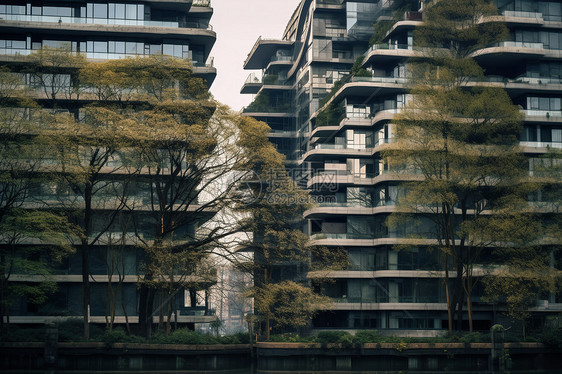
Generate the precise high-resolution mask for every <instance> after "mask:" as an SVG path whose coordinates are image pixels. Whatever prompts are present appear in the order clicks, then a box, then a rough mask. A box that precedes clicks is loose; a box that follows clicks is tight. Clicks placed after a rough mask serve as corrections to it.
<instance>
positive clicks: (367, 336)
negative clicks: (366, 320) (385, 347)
mask: <svg viewBox="0 0 562 374" xmlns="http://www.w3.org/2000/svg"><path fill="white" fill-rule="evenodd" d="M353 340H354V342H355V343H356V344H365V343H378V342H381V341H382V340H383V336H382V335H381V334H380V333H379V332H378V331H377V330H360V331H357V332H356V333H355V337H354V339H353Z"/></svg>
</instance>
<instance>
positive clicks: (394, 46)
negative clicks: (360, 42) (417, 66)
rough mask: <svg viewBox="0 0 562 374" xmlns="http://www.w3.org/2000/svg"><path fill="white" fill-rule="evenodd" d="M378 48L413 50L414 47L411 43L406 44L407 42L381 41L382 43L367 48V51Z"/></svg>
mask: <svg viewBox="0 0 562 374" xmlns="http://www.w3.org/2000/svg"><path fill="white" fill-rule="evenodd" d="M379 49H391V50H395V49H406V50H413V49H414V47H413V46H412V45H408V44H389V43H383V44H374V45H373V46H372V47H371V48H369V51H368V52H367V53H369V52H373V51H376V50H379Z"/></svg>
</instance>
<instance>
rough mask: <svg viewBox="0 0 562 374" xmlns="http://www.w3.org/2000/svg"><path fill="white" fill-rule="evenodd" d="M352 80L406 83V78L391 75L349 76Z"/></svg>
mask: <svg viewBox="0 0 562 374" xmlns="http://www.w3.org/2000/svg"><path fill="white" fill-rule="evenodd" d="M351 81H352V82H375V83H396V84H406V83H408V78H393V77H358V76H354V77H352V78H351Z"/></svg>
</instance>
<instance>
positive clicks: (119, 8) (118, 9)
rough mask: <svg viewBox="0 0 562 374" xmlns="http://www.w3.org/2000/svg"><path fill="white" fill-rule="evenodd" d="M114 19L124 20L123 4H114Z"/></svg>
mask: <svg viewBox="0 0 562 374" xmlns="http://www.w3.org/2000/svg"><path fill="white" fill-rule="evenodd" d="M115 18H116V19H125V4H115Z"/></svg>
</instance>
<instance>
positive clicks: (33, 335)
mask: <svg viewBox="0 0 562 374" xmlns="http://www.w3.org/2000/svg"><path fill="white" fill-rule="evenodd" d="M0 341H4V342H43V341H45V328H44V327H43V326H41V327H32V328H20V327H18V326H10V331H9V332H8V333H6V334H3V335H0Z"/></svg>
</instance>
